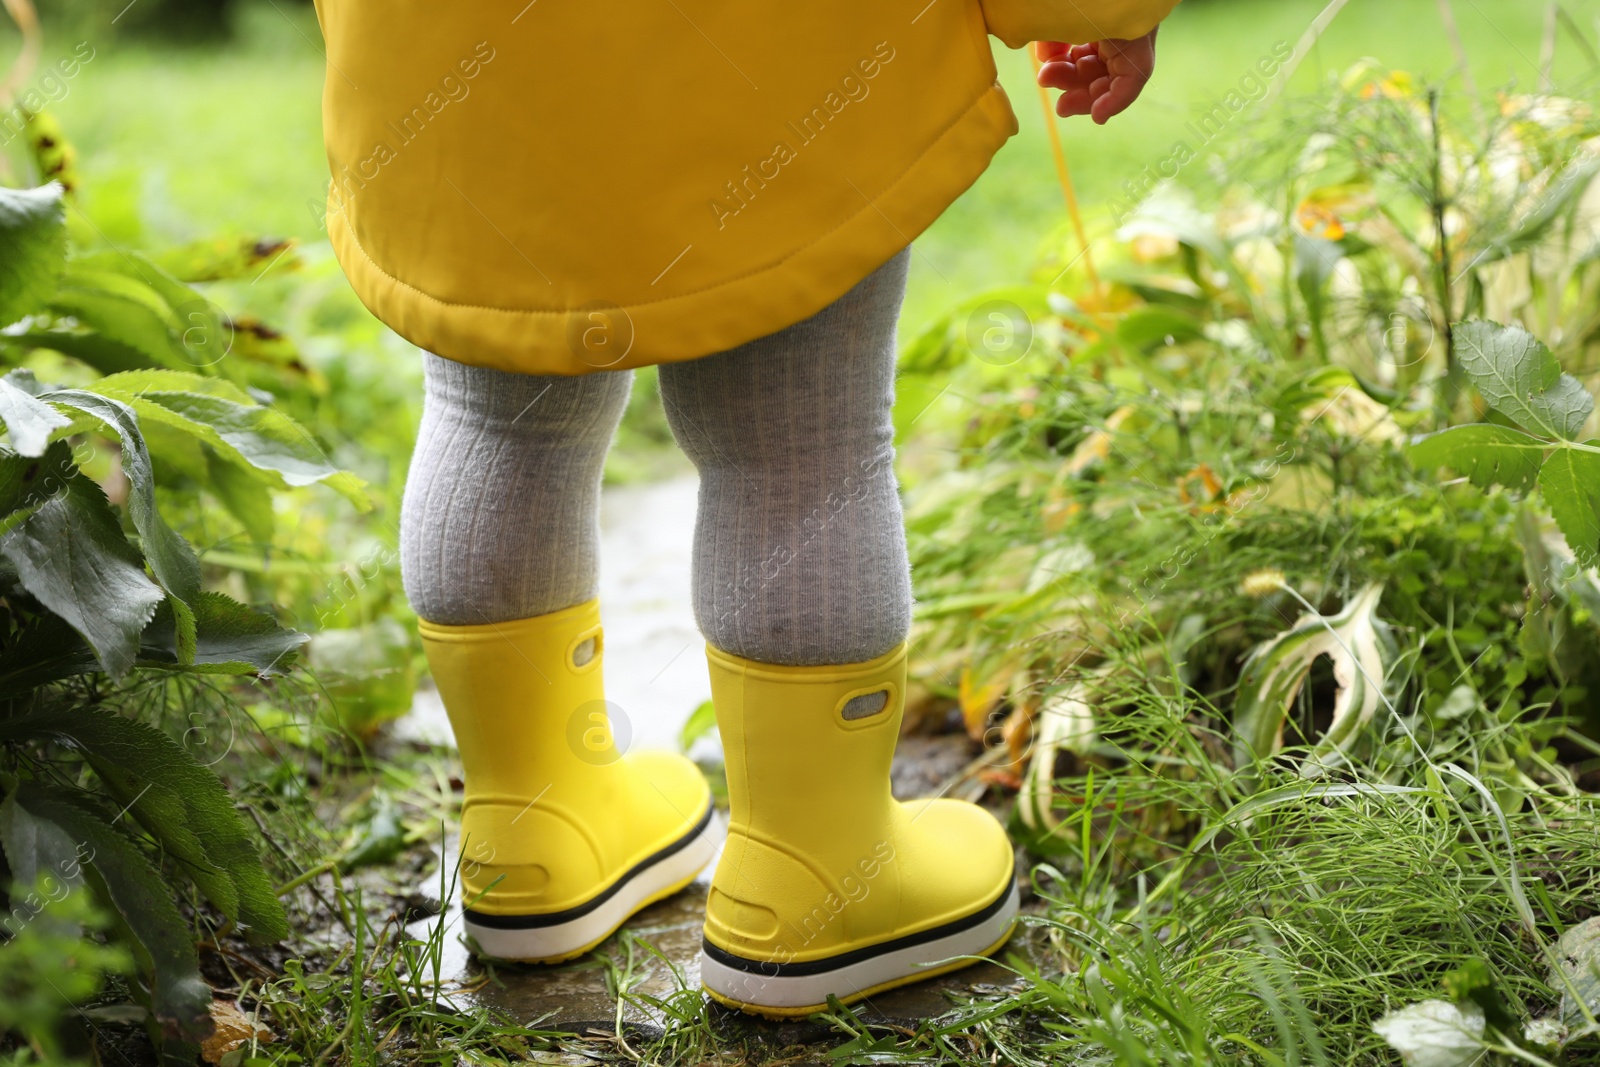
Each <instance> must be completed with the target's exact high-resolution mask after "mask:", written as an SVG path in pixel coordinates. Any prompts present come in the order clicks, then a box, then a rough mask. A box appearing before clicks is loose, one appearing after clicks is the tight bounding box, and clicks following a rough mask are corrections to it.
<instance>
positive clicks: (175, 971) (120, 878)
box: [3, 781, 213, 1039]
mask: <svg viewBox="0 0 1600 1067" xmlns="http://www.w3.org/2000/svg"><path fill="white" fill-rule="evenodd" d="M4 808H5V809H6V811H5V818H4V820H3V822H4V824H5V825H6V826H8V827H10V828H11V829H10V832H9V833H8V834H7V838H8V839H7V841H6V845H7V849H8V851H7V856H8V857H9V856H10V851H9V849H10V848H11V847H12V841H24V840H27V841H31V842H33V843H35V844H41V843H42V844H44V845H46V846H52V845H56V844H59V842H60V841H61V840H63V837H64V838H65V840H66V841H67V842H69V843H70V845H71V846H72V847H73V849H74V851H73V852H72V853H71V854H70V855H68V856H58V855H55V854H53V853H51V854H49V855H48V856H46V855H45V854H43V853H41V854H40V855H39V856H38V857H37V858H35V859H34V860H33V861H32V862H34V863H40V862H41V861H44V862H49V863H51V864H59V863H62V862H75V861H77V860H78V858H79V855H80V853H79V852H78V851H77V850H78V849H84V850H87V853H88V855H89V856H90V857H91V858H89V859H87V860H86V861H84V863H83V867H82V870H83V871H84V873H85V875H86V876H87V877H88V881H89V884H90V885H91V886H93V887H94V889H95V893H96V895H97V896H99V897H100V898H101V903H102V904H104V905H105V906H106V907H107V908H109V909H110V910H111V911H112V912H114V913H115V915H116V917H117V918H118V919H119V920H120V921H121V925H122V926H123V927H124V928H125V929H126V930H127V932H128V933H129V934H130V935H131V936H132V937H133V939H134V941H135V947H136V949H137V950H138V955H139V956H140V964H141V966H142V968H143V970H144V971H145V976H146V979H147V980H148V982H149V985H150V1000H151V1009H152V1010H153V1011H154V1013H155V1015H156V1016H157V1018H159V1019H160V1020H162V1021H163V1022H164V1023H167V1024H169V1025H171V1026H172V1027H173V1028H174V1029H175V1030H176V1032H177V1034H178V1035H181V1036H185V1037H189V1038H192V1039H198V1038H203V1037H205V1036H207V1035H208V1034H209V1033H210V1032H211V1030H212V1029H213V1024H212V1021H211V990H210V988H209V987H208V986H207V985H206V983H205V979H203V978H202V977H200V959H199V957H198V955H196V953H195V947H194V939H193V938H192V937H191V936H190V934H189V928H188V926H187V924H185V922H184V921H183V916H182V915H181V914H179V912H178V907H177V905H176V904H175V903H174V902H173V899H172V893H171V892H170V891H169V890H168V889H167V887H166V885H165V884H164V883H163V882H162V879H161V872H160V871H158V870H156V868H155V867H154V866H153V865H152V864H151V863H150V861H149V860H148V859H147V858H145V855H144V853H142V852H141V851H139V849H138V847H137V846H136V845H135V844H134V843H133V841H131V840H130V839H129V838H128V837H127V835H126V834H124V833H123V832H122V831H120V830H118V829H117V828H116V827H115V826H113V825H112V824H111V822H110V820H109V819H108V813H107V812H105V811H103V810H101V809H100V808H99V807H98V806H96V805H94V804H92V803H90V802H89V801H88V800H86V799H84V798H83V796H82V795H81V794H77V793H73V792H70V791H68V790H65V789H60V788H57V787H53V786H47V785H44V784H42V783H40V782H37V781H24V782H23V783H22V784H21V785H20V786H18V788H17V790H16V792H14V793H13V794H12V795H11V796H10V797H8V798H7V799H6V802H5V805H4ZM30 822H45V823H50V824H53V825H54V826H55V827H57V828H58V829H59V831H60V832H59V833H48V832H47V833H43V834H41V833H39V832H34V833H32V834H31V835H29V834H28V833H27V832H26V831H25V830H21V829H19V828H20V827H22V826H24V825H26V824H28V823H30Z"/></svg>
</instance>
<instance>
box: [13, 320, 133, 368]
mask: <svg viewBox="0 0 1600 1067" xmlns="http://www.w3.org/2000/svg"><path fill="white" fill-rule="evenodd" d="M10 340H13V341H15V342H17V343H18V344H21V345H22V346H23V347H25V348H49V349H52V350H54V351H56V352H60V353H61V354H62V355H65V356H71V357H72V358H73V359H79V360H82V361H83V362H85V363H87V364H88V365H89V366H91V367H93V368H94V369H95V370H97V371H99V372H100V373H101V374H116V373H117V372H119V371H127V370H133V369H135V368H137V367H151V366H156V365H157V364H156V361H155V360H153V359H151V358H150V356H148V355H147V354H145V353H144V352H142V351H140V350H139V349H137V348H135V347H133V346H132V345H129V344H125V343H123V342H121V341H117V340H113V339H112V338H110V337H107V336H105V335H104V334H98V333H94V332H92V331H87V330H29V331H28V332H27V333H22V334H18V335H17V336H15V337H13V338H11V339H10Z"/></svg>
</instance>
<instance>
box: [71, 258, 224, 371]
mask: <svg viewBox="0 0 1600 1067" xmlns="http://www.w3.org/2000/svg"><path fill="white" fill-rule="evenodd" d="M73 265H74V267H75V268H76V269H77V270H79V271H83V270H86V269H97V270H100V271H107V272H110V273H113V274H120V275H122V276H123V277H125V278H128V279H130V280H132V281H134V282H137V283H138V284H140V285H143V286H146V287H148V288H149V289H150V291H151V292H153V293H155V294H156V296H158V297H159V298H160V299H161V301H162V302H163V303H164V304H165V305H166V307H167V309H168V310H170V312H171V313H172V316H173V320H174V323H175V334H174V336H175V338H176V340H177V347H178V350H179V352H180V353H181V358H182V360H183V362H185V363H187V364H189V365H190V366H194V367H214V366H215V365H216V364H218V363H220V362H221V361H222V360H223V359H224V358H226V357H227V355H228V352H229V349H231V348H232V328H231V326H230V325H229V323H228V320H227V316H225V315H224V314H223V313H222V311H221V309H219V308H218V307H217V306H216V305H215V304H213V303H211V301H209V300H207V299H206V298H205V297H204V296H202V295H201V294H200V293H199V292H198V291H197V290H195V289H193V288H191V287H189V286H188V285H185V284H184V283H183V282H181V281H179V280H178V279H177V278H175V277H173V276H172V275H171V274H169V273H167V271H166V270H164V269H163V268H162V267H160V266H158V265H157V264H156V263H155V262H154V261H153V260H151V259H150V258H149V257H147V256H145V255H144V254H143V253H141V252H134V251H120V252H103V253H99V254H96V255H92V256H82V257H79V258H78V259H75V260H74V261H73Z"/></svg>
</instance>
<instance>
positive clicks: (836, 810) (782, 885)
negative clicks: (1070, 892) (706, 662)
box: [700, 645, 1017, 1018]
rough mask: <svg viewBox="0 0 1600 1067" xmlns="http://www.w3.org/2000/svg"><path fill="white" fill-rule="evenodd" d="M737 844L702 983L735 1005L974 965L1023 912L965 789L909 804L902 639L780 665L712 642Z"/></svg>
mask: <svg viewBox="0 0 1600 1067" xmlns="http://www.w3.org/2000/svg"><path fill="white" fill-rule="evenodd" d="M707 654H708V656H709V658H710V661H711V693H712V700H713V702H714V703H715V705H716V710H717V725H718V727H719V728H720V729H721V731H722V745H723V750H724V752H725V754H726V757H727V767H728V797H729V801H730V803H731V814H730V817H729V824H728V840H727V844H726V845H725V846H724V848H723V853H722V859H721V860H720V861H719V862H718V864H717V871H716V875H715V877H714V878H713V879H712V883H711V895H710V899H709V900H708V901H707V904H706V926H705V946H704V947H705V951H704V955H703V957H702V960H701V971H700V974H701V981H702V983H703V984H704V986H705V988H706V991H707V992H708V993H710V994H711V996H712V997H713V998H715V999H716V1000H718V1001H720V1002H721V1003H723V1004H726V1005H728V1006H729V1007H734V1008H739V1009H742V1010H744V1011H749V1012H754V1013H756V1014H760V1015H766V1016H770V1017H775V1018H782V1017H792V1016H801V1015H809V1014H811V1013H812V1012H816V1011H820V1010H822V1009H823V1008H824V1007H825V1006H826V1002H827V998H828V996H829V995H830V994H832V995H834V996H837V997H838V998H839V999H840V1000H841V1001H844V1002H845V1003H849V1002H850V1001H854V1000H860V999H861V998H863V997H866V996H870V995H871V994H873V993H876V992H879V991H881V990H884V989H889V988H891V987H893V986H897V985H903V984H905V983H907V982H914V981H917V980H919V979H922V978H928V977H932V976H933V975H937V974H943V973H945V972H947V971H952V970H955V969H956V968H958V967H962V966H965V965H967V964H969V963H972V962H974V961H973V960H972V959H970V958H968V959H962V960H952V957H958V956H967V957H972V956H982V955H987V954H988V953H991V952H993V951H995V950H996V949H998V948H999V947H1000V946H1001V945H1002V944H1004V943H1005V941H1006V939H1007V938H1008V937H1010V935H1011V931H1012V929H1013V927H1014V925H1015V923H1016V914H1017V889H1016V884H1015V883H1016V878H1015V874H1014V871H1013V854H1012V849H1011V843H1010V841H1008V840H1007V838H1006V834H1005V831H1004V829H1002V828H1001V826H1000V824H999V823H998V822H996V821H995V819H994V817H993V816H991V815H990V814H989V813H988V812H986V811H984V810H983V809H982V808H979V807H977V806H976V805H972V804H967V803H964V802H961V801H955V800H918V801H909V802H906V803H900V802H898V801H896V800H894V799H893V797H891V796H890V793H889V766H890V763H891V761H892V760H893V757H894V746H895V741H896V739H897V738H898V737H899V733H900V719H901V714H902V711H903V702H904V696H905V678H906V650H905V646H903V645H902V646H901V647H900V648H898V649H896V650H894V651H893V652H890V653H888V654H887V655H885V656H882V657H880V658H878V659H875V660H872V661H870V662H867V663H857V664H851V665H849V666H843V667H780V666H773V665H771V664H764V663H756V662H753V661H751V660H746V659H741V658H739V657H738V656H733V655H729V654H728V653H726V652H721V651H719V650H717V649H714V648H711V649H708V650H707Z"/></svg>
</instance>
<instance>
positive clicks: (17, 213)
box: [0, 182, 67, 326]
mask: <svg viewBox="0 0 1600 1067" xmlns="http://www.w3.org/2000/svg"><path fill="white" fill-rule="evenodd" d="M66 256H67V216H66V211H65V210H64V209H63V207H62V205H61V186H59V185H57V184H55V183H54V182H51V183H50V184H49V185H44V186H40V187H39V188H37V189H7V188H5V187H3V186H0V326H9V325H10V324H11V323H13V322H16V321H17V320H18V319H20V318H22V317H23V316H24V315H29V314H32V313H33V312H35V311H38V310H40V308H42V307H43V305H44V303H45V302H46V301H47V300H49V299H50V294H51V293H52V292H54V291H55V288H56V285H57V283H58V282H59V280H60V278H61V273H62V269H63V268H64V267H65V265H66Z"/></svg>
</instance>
